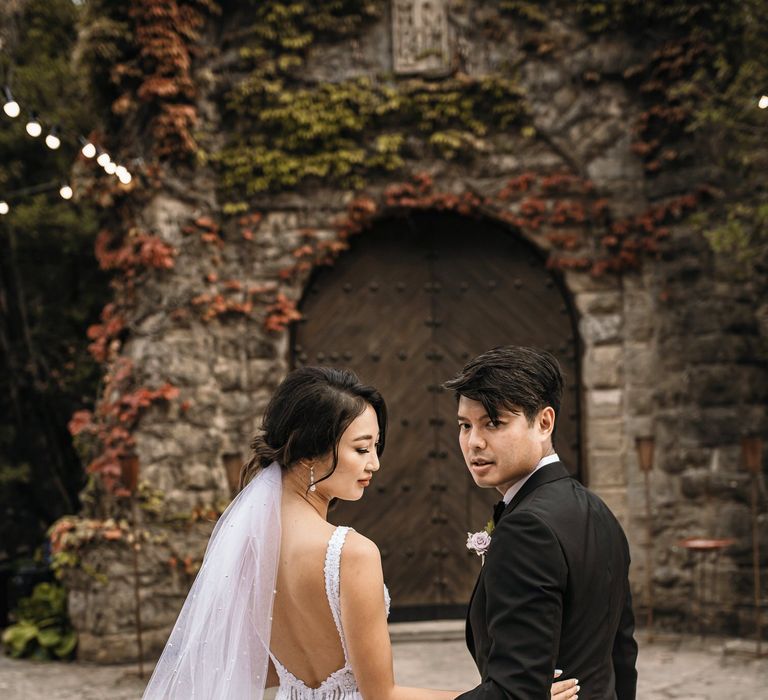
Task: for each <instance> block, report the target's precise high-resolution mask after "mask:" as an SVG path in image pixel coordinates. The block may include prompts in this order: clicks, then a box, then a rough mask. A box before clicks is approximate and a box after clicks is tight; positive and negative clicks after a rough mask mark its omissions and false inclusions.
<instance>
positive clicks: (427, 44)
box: [392, 0, 451, 75]
mask: <svg viewBox="0 0 768 700" xmlns="http://www.w3.org/2000/svg"><path fill="white" fill-rule="evenodd" d="M392 47H393V52H394V69H395V73H397V74H400V75H414V74H422V75H444V74H446V73H448V72H449V71H450V67H451V57H450V38H449V31H448V8H447V4H446V0H393V2H392Z"/></svg>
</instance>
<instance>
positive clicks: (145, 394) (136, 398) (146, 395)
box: [68, 358, 179, 495]
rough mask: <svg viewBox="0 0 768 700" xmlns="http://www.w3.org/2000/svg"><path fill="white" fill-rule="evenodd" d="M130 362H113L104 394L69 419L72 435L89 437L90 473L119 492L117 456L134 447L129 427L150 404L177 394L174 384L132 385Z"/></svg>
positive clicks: (113, 490) (130, 427) (126, 452)
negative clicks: (153, 386) (88, 409)
mask: <svg viewBox="0 0 768 700" xmlns="http://www.w3.org/2000/svg"><path fill="white" fill-rule="evenodd" d="M133 384H134V379H133V365H132V363H131V361H130V360H129V359H127V358H120V359H118V360H117V361H116V362H115V365H114V366H113V368H112V370H111V372H110V373H109V374H108V375H107V381H106V386H105V389H104V394H103V398H102V400H101V401H99V403H98V404H97V405H96V409H95V410H94V411H93V412H91V411H87V410H83V411H77V412H75V414H74V415H73V416H72V418H71V420H70V421H69V425H68V427H69V432H70V433H71V434H72V436H73V437H78V436H81V439H82V438H89V439H90V451H91V453H92V454H91V458H90V462H89V464H88V467H87V471H88V473H90V474H99V475H100V477H101V479H102V482H103V484H104V487H105V488H106V489H107V490H108V491H111V492H114V493H117V495H121V493H120V487H119V479H120V459H121V458H122V457H124V456H126V455H127V454H129V453H130V451H131V450H132V449H133V446H134V440H133V437H132V435H131V430H132V429H133V428H134V427H135V425H136V423H137V422H138V420H139V417H140V416H141V414H142V413H143V412H144V411H146V410H147V409H148V408H149V407H150V406H152V405H154V404H157V403H162V402H168V401H172V400H174V399H176V398H177V397H178V396H179V390H178V388H177V387H175V386H173V385H171V384H169V383H165V384H163V385H161V386H160V387H158V388H156V389H150V388H149V387H145V386H138V387H136V386H133Z"/></svg>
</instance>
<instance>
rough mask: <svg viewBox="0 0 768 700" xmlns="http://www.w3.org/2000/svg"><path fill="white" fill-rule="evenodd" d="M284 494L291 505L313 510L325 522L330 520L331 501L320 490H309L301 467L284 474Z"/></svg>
mask: <svg viewBox="0 0 768 700" xmlns="http://www.w3.org/2000/svg"><path fill="white" fill-rule="evenodd" d="M283 493H284V494H285V496H286V497H287V498H288V499H289V501H290V502H291V503H296V504H297V505H303V506H304V507H310V508H312V510H314V511H315V512H316V513H317V514H318V515H319V516H320V517H321V518H322V519H323V520H326V519H327V518H328V504H329V503H330V499H329V498H326V497H325V496H324V495H323V494H322V493H321V492H320V490H319V489H318V490H317V491H310V490H309V482H308V480H307V479H306V477H305V475H304V474H303V472H302V470H301V469H300V468H299V467H295V468H294V469H291V470H290V471H287V472H284V473H283Z"/></svg>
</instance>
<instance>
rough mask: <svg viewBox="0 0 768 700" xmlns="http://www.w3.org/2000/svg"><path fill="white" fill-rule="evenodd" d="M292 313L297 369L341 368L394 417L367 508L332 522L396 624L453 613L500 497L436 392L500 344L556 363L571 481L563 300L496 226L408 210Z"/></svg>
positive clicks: (575, 434)
mask: <svg viewBox="0 0 768 700" xmlns="http://www.w3.org/2000/svg"><path fill="white" fill-rule="evenodd" d="M301 310H302V313H303V321H302V322H301V323H299V324H298V325H297V326H296V328H295V329H294V333H293V343H292V348H293V358H292V359H293V364H294V365H302V364H332V365H337V366H346V367H350V368H351V369H354V370H355V371H356V372H357V373H358V374H359V375H360V376H361V378H362V379H363V380H364V381H367V382H370V383H373V384H374V385H376V386H377V387H379V388H380V389H381V391H382V392H383V393H384V395H385V397H386V399H387V401H388V404H389V407H390V416H391V420H390V430H389V435H388V438H387V450H386V453H385V455H384V460H383V464H384V468H383V469H382V470H381V472H380V474H378V475H377V477H376V483H375V484H374V486H373V487H372V488H371V490H370V491H369V493H368V494H367V495H366V499H365V501H364V504H355V503H351V504H345V503H342V504H340V505H339V507H338V508H337V510H336V511H335V513H333V514H332V518H333V519H334V520H336V521H338V522H340V523H341V522H344V523H345V524H351V525H352V526H353V527H355V528H356V529H358V530H359V531H361V532H362V533H363V534H366V535H368V536H370V537H371V538H372V539H373V540H374V541H376V542H377V543H378V544H379V546H380V548H381V551H382V558H383V564H384V573H385V577H386V579H387V582H388V585H389V586H390V588H391V590H392V594H393V599H394V600H395V602H396V606H397V609H396V611H395V617H396V618H397V617H399V618H400V619H403V618H408V617H411V618H412V617H422V616H425V617H426V616H429V617H434V616H435V615H438V614H440V615H446V614H461V613H462V611H463V606H464V604H466V602H467V600H468V599H469V596H470V594H471V590H472V585H473V583H474V578H475V574H476V566H475V561H474V559H473V557H474V555H472V554H471V553H470V552H468V550H467V549H466V548H465V546H464V542H465V540H466V532H467V529H468V528H473V529H480V528H481V527H483V526H484V524H485V522H486V521H487V519H488V516H489V512H490V508H491V504H492V503H493V502H494V501H495V500H497V499H498V495H497V494H495V492H494V493H492V492H481V491H479V490H478V489H477V488H476V487H475V486H474V483H473V482H472V480H471V477H470V476H469V474H468V473H467V472H466V469H465V468H464V466H463V460H462V458H461V454H460V452H459V450H458V444H457V440H456V428H455V427H454V426H455V405H454V402H453V398H452V397H451V396H449V395H448V394H447V393H446V392H444V391H442V390H441V389H440V384H441V383H442V382H443V381H445V380H446V379H448V378H449V377H451V376H452V375H453V374H454V373H455V372H456V370H457V369H459V368H460V367H461V365H462V364H463V363H464V362H465V361H466V360H467V359H469V358H470V357H472V356H474V355H476V354H477V353H479V352H482V351H483V350H486V349H488V348H490V347H493V346H495V345H502V344H509V343H514V344H523V345H535V346H539V347H544V348H546V349H549V350H550V351H552V352H553V353H555V354H556V355H557V356H558V357H559V359H560V361H561V362H562V364H563V368H564V370H565V372H566V375H567V376H568V388H567V392H566V396H565V398H564V405H563V410H562V411H561V420H560V425H559V431H558V438H557V447H558V450H559V452H560V454H561V456H562V457H563V459H564V460H565V461H566V462H567V463H568V464H569V465H570V467H571V469H572V472H573V473H574V475H576V476H577V477H578V476H579V475H580V473H581V463H582V459H581V440H580V432H581V417H580V395H579V387H580V380H579V367H580V341H579V339H578V333H577V328H576V326H577V324H576V319H575V315H574V312H573V309H572V307H571V304H570V301H569V297H568V295H567V293H566V292H565V291H564V289H563V288H562V286H561V285H560V283H559V281H558V279H557V278H556V277H555V276H554V275H553V274H552V273H551V272H549V271H548V270H547V269H546V267H545V262H544V258H543V257H542V256H541V255H540V254H539V252H538V251H537V250H536V248H534V246H533V245H531V244H530V243H528V242H527V241H525V240H524V239H523V238H521V237H520V236H518V235H515V234H513V233H512V232H510V231H509V230H507V229H506V228H504V227H502V226H500V225H498V224H497V223H494V222H491V221H487V220H477V219H474V218H468V217H461V216H458V215H455V214H445V213H434V212H414V213H412V214H411V215H409V216H408V217H404V218H396V219H388V220H382V221H379V222H378V223H377V224H375V225H374V226H373V227H372V230H369V231H367V232H366V233H365V234H364V235H361V236H359V237H357V238H356V239H355V240H354V241H353V243H352V248H351V250H350V252H348V253H347V254H345V255H343V256H342V257H341V258H339V260H338V261H337V263H336V264H335V265H334V267H332V268H320V269H319V270H317V271H316V273H315V274H314V275H313V277H312V279H311V280H310V282H309V284H308V286H307V288H306V291H305V295H304V298H303V301H302V303H301Z"/></svg>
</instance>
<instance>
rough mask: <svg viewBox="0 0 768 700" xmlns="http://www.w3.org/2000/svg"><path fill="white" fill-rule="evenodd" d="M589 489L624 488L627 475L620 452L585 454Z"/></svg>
mask: <svg viewBox="0 0 768 700" xmlns="http://www.w3.org/2000/svg"><path fill="white" fill-rule="evenodd" d="M587 474H588V478H589V484H588V485H589V487H590V488H591V489H601V488H605V487H609V486H625V485H626V483H627V474H626V470H625V468H624V456H623V454H622V453H621V452H592V451H590V452H589V453H588V454H587Z"/></svg>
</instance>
